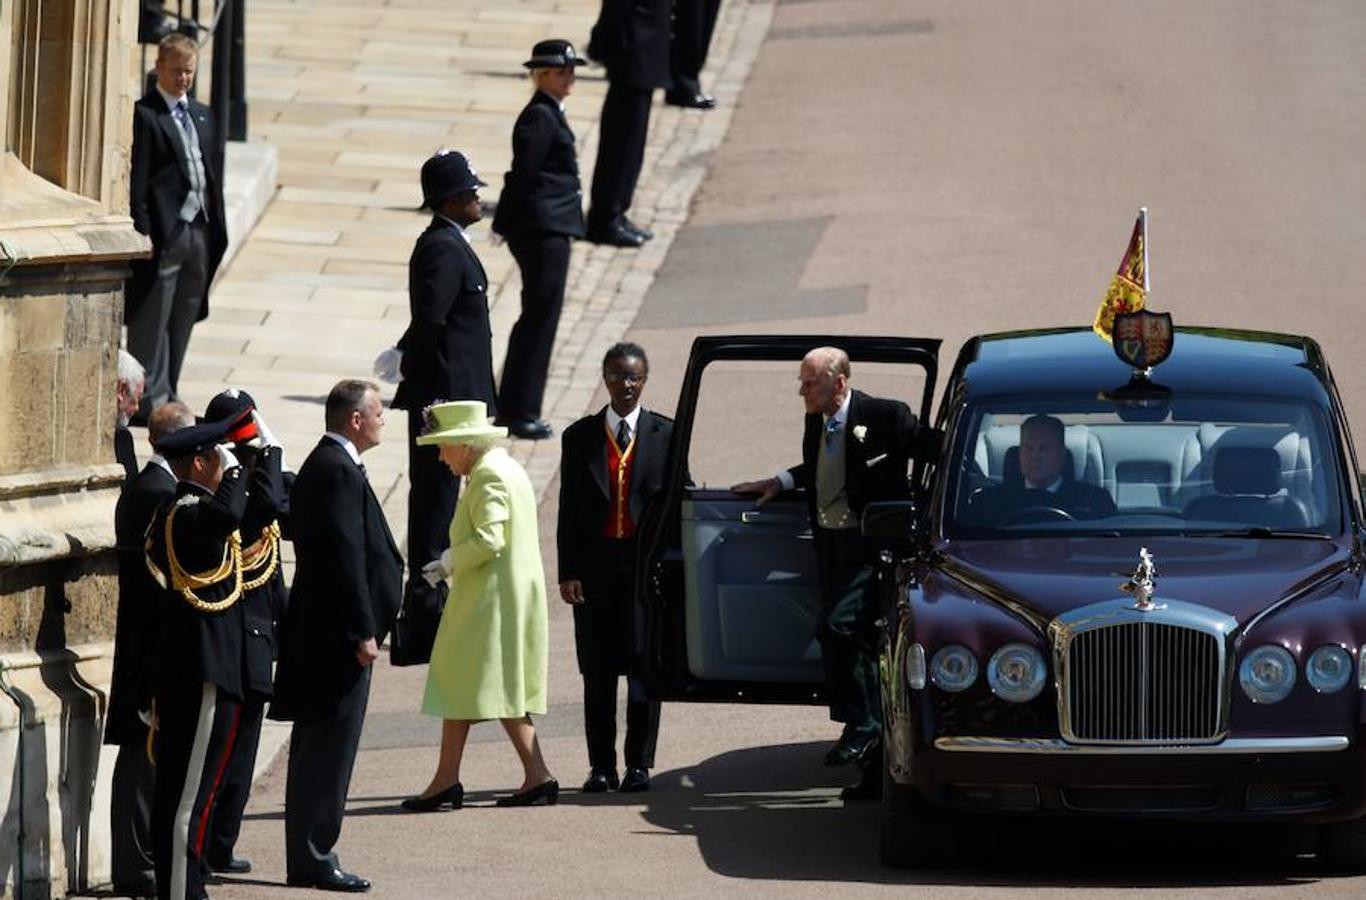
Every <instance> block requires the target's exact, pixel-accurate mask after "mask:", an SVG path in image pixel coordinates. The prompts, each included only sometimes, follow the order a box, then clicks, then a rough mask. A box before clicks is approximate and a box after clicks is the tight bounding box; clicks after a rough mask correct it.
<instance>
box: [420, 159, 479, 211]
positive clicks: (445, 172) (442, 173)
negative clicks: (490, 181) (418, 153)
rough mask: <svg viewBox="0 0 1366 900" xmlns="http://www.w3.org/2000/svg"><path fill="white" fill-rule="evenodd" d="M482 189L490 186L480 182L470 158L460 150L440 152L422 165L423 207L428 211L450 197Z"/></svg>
mask: <svg viewBox="0 0 1366 900" xmlns="http://www.w3.org/2000/svg"><path fill="white" fill-rule="evenodd" d="M481 187H488V185H486V184H484V182H482V181H480V180H479V173H478V172H476V171H475V170H474V166H472V165H471V164H470V160H469V157H467V156H465V154H463V153H461V152H459V151H458V150H438V151H436V153H435V154H434V155H433V156H432V158H431V159H429V160H427V161H426V162H425V163H423V164H422V205H423V206H424V207H426V208H428V209H434V208H435V207H436V204H438V203H440V202H441V201H442V200H445V199H446V198H448V197H454V196H455V195H456V194H459V193H462V192H464V191H472V190H474V189H475V188H481Z"/></svg>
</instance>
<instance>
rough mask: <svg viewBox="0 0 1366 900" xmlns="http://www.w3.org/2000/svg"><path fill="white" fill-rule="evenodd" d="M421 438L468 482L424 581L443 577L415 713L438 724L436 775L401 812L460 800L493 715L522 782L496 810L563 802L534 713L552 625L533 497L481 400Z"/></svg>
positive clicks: (540, 701) (452, 407)
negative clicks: (468, 751) (466, 761)
mask: <svg viewBox="0 0 1366 900" xmlns="http://www.w3.org/2000/svg"><path fill="white" fill-rule="evenodd" d="M426 414H427V420H428V422H427V428H426V430H425V431H424V433H423V434H422V435H420V436H419V437H418V439H417V441H418V443H419V444H423V445H427V444H435V445H437V446H438V448H439V449H440V452H441V461H442V462H444V463H445V464H446V465H447V466H449V467H450V469H451V471H453V472H454V473H455V474H456V475H457V476H465V477H466V478H467V479H468V480H467V483H466V485H465V489H464V490H463V491H462V492H461V494H460V500H459V502H458V503H457V504H456V507H455V516H454V518H453V519H452V520H451V532H450V537H451V545H450V549H449V550H447V551H446V553H445V554H443V556H442V558H441V559H439V560H436V561H434V562H432V563H430V564H429V565H428V566H427V567H426V568H424V570H423V577H424V578H427V579H428V580H429V581H431V582H433V583H436V582H437V581H440V580H445V581H447V582H449V584H450V592H449V594H448V596H447V598H446V608H445V611H444V612H443V613H442V615H441V624H440V626H439V627H438V628H437V632H436V642H435V644H434V646H433V648H432V660H431V664H430V666H429V667H428V669H427V687H426V690H425V692H424V694H423V698H422V711H423V712H424V713H426V714H428V715H431V716H438V717H440V718H441V719H443V720H444V722H443V724H442V730H441V755H440V757H439V759H438V761H437V769H436V774H435V775H433V776H432V780H431V783H430V784H429V785H428V786H427V789H426V790H424V791H423V792H422V793H421V794H418V795H416V796H414V797H409V798H408V799H406V800H404V801H403V804H402V805H403V808H404V809H407V810H410V811H413V812H428V811H431V810H436V809H441V808H442V807H444V806H446V805H449V806H450V807H451V808H453V809H458V808H459V807H460V806H461V803H462V801H463V799H464V788H463V787H462V786H461V784H460V761H461V758H462V757H463V756H464V750H465V744H466V741H467V739H468V737H469V728H470V725H471V724H472V723H474V722H478V721H482V720H485V719H498V720H500V721H501V722H502V725H503V729H504V730H505V731H506V732H507V735H508V737H509V739H511V741H512V745H513V747H514V749H516V751H517V756H518V757H519V759H520V760H521V763H522V769H523V781H522V785H521V787H520V788H518V790H517V791H516V792H515V793H513V794H512V795H510V796H507V797H503V798H501V799H500V800H499V801H498V805H499V806H531V805H533V804H535V803H537V802H538V801H541V800H545V801H546V802H547V803H548V804H554V803H555V802H556V801H557V800H558V798H559V783H558V782H556V781H555V779H554V777H553V776H552V775H551V774H550V771H549V769H548V768H547V767H546V764H545V759H544V758H543V757H542V755H541V746H540V742H539V741H538V740H537V739H536V728H535V726H534V725H533V724H532V722H531V714H532V713H538V714H539V713H544V712H545V709H546V668H547V650H548V644H549V628H548V625H547V620H546V593H545V570H544V567H543V566H542V564H541V549H540V540H539V538H538V536H537V533H536V494H535V492H534V491H533V490H532V487H531V481H530V480H529V479H528V478H527V475H526V472H525V471H524V470H523V469H522V467H521V466H520V465H519V464H518V463H517V461H516V460H514V459H513V458H512V457H511V456H509V455H508V453H507V451H506V450H504V449H503V448H502V447H500V446H497V445H496V444H495V443H494V442H495V441H496V440H497V439H498V438H500V437H505V436H506V435H507V429H505V428H501V427H499V426H495V425H491V424H489V420H488V414H487V408H486V407H485V405H484V403H483V402H482V401H478V400H462V401H456V402H453V403H441V404H437V405H435V406H432V407H430V408H429V409H428V410H427V411H426Z"/></svg>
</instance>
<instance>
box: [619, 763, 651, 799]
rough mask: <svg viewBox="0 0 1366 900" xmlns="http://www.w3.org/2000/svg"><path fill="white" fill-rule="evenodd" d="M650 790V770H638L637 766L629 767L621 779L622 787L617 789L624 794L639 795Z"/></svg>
mask: <svg viewBox="0 0 1366 900" xmlns="http://www.w3.org/2000/svg"><path fill="white" fill-rule="evenodd" d="M649 789H650V770H649V769H638V768H636V767H635V766H628V767H627V769H626V774H625V775H623V776H622V778H621V787H619V788H617V790H619V791H621V792H622V793H623V794H639V793H640V792H641V791H648V790H649Z"/></svg>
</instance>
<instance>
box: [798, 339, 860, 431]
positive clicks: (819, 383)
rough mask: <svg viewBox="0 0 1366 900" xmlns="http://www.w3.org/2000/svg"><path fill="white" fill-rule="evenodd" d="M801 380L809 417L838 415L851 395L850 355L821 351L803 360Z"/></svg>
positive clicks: (831, 349) (800, 389)
mask: <svg viewBox="0 0 1366 900" xmlns="http://www.w3.org/2000/svg"><path fill="white" fill-rule="evenodd" d="M797 379H798V381H799V386H798V388H797V393H798V394H801V396H802V399H803V400H804V401H806V411H807V413H808V414H815V413H820V414H821V415H823V416H830V415H834V414H835V413H836V412H837V411H838V410H839V408H840V404H842V403H843V402H844V397H845V395H846V394H847V393H849V354H848V353H845V352H844V351H843V350H841V349H840V348H839V347H817V348H816V349H814V350H812V351H811V352H809V353H807V354H806V356H804V357H802V365H801V368H800V369H799V370H798V372H797Z"/></svg>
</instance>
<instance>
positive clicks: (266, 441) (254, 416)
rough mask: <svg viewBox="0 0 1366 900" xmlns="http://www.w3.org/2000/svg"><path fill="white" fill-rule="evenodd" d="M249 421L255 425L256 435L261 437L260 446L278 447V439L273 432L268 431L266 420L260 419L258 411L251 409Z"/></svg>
mask: <svg viewBox="0 0 1366 900" xmlns="http://www.w3.org/2000/svg"><path fill="white" fill-rule="evenodd" d="M251 420H252V421H253V422H255V423H256V433H257V434H259V435H260V436H261V446H263V447H279V446H280V441H279V439H278V438H276V437H275V432H273V431H271V430H270V426H269V425H267V424H266V420H265V419H263V418H262V417H261V413H260V411H259V410H255V409H253V410H252V411H251Z"/></svg>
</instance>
